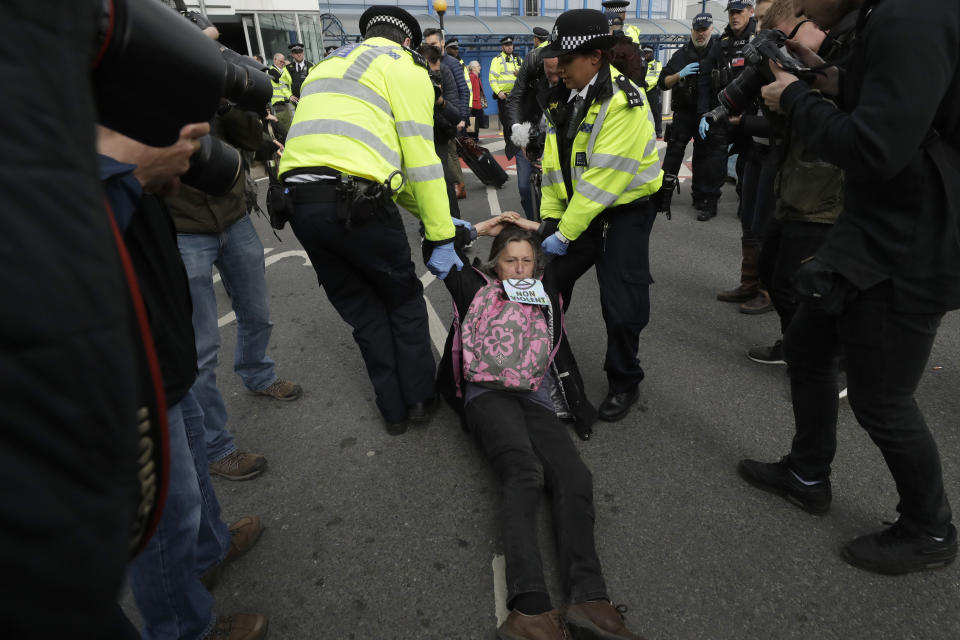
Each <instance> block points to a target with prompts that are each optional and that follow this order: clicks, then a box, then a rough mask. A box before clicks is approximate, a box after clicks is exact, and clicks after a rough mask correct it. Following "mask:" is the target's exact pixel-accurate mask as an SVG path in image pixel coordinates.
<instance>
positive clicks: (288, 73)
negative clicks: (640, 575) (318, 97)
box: [280, 42, 313, 104]
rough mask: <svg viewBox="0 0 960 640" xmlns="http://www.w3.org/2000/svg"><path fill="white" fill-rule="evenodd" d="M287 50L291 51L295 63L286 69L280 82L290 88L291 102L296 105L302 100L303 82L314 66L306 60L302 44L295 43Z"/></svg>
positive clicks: (288, 65)
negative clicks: (301, 88)
mask: <svg viewBox="0 0 960 640" xmlns="http://www.w3.org/2000/svg"><path fill="white" fill-rule="evenodd" d="M287 48H288V49H290V55H291V57H293V62H290V63H288V64H287V66H286V67H284V69H283V73H282V74H280V82H282V83H284V84H286V85H287V86H288V87H290V93H292V94H293V97H292V98H290V102H292V103H293V104H296V103H297V101H298V100H299V99H300V87H301V86H303V81H304V80H306V79H307V74H308V73H310V67H312V66H313V63H312V62H310V61H309V60H305V59H304V57H303V43H302V42H294V43H293V44H291V45H290V46H289V47H287Z"/></svg>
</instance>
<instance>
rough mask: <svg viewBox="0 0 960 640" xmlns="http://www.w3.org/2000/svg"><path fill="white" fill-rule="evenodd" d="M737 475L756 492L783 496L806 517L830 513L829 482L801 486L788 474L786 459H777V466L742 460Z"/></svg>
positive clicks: (791, 474)
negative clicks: (756, 490)
mask: <svg viewBox="0 0 960 640" xmlns="http://www.w3.org/2000/svg"><path fill="white" fill-rule="evenodd" d="M737 471H738V472H739V473H740V477H741V478H743V479H744V480H746V481H747V482H749V483H750V484H752V485H753V486H755V487H756V488H757V489H763V490H764V491H769V492H770V493H773V494H776V495H778V496H783V497H784V498H786V499H787V500H789V501H790V502H792V503H794V504H795V505H797V506H798V507H800V508H801V509H803V510H804V511H806V512H807V513H812V514H815V515H818V516H821V515H823V514H825V513H826V512H827V511H829V510H830V501H831V500H832V499H833V494H832V492H831V490H830V480H829V479H827V480H824V481H822V482H818V483H817V484H812V485H806V484H803V483H802V482H800V480H799V479H798V478H797V476H796V475H794V473H793V472H792V471H790V468H789V467H788V466H787V459H786V458H780V462H757V461H756V460H741V461H740V463H739V464H738V465H737Z"/></svg>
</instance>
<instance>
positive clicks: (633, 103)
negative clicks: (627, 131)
mask: <svg viewBox="0 0 960 640" xmlns="http://www.w3.org/2000/svg"><path fill="white" fill-rule="evenodd" d="M616 81H617V86H618V87H620V90H621V91H623V93H624V94H626V96H627V106H628V107H642V106H643V96H642V95H641V94H640V90H639V89H637V87H636V85H634V84H633V83H632V82H630V80H628V79H627V77H626V76H624V75H619V76H617V78H616Z"/></svg>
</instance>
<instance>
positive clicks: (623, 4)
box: [600, 0, 640, 44]
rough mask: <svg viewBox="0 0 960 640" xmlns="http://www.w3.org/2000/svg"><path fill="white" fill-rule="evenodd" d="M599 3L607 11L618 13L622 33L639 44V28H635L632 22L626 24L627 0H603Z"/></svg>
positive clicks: (628, 4)
mask: <svg viewBox="0 0 960 640" xmlns="http://www.w3.org/2000/svg"><path fill="white" fill-rule="evenodd" d="M600 5H601V6H602V7H603V8H604V9H606V10H607V11H616V12H617V13H619V14H620V20H621V21H622V24H623V35H625V36H627V37H628V38H630V39H631V40H633V41H634V42H635V43H637V44H640V29H637V28H636V27H635V26H633V25H632V24H627V7H628V6H630V3H629V2H628V0H604V1H603V2H601V3H600Z"/></svg>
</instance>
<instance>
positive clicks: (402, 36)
mask: <svg viewBox="0 0 960 640" xmlns="http://www.w3.org/2000/svg"><path fill="white" fill-rule="evenodd" d="M409 37H410V36H408V35H407V34H406V33H404V32H403V29H401V28H400V27H395V26H393V25H392V24H387V23H386V22H378V23H377V24H375V25H372V26H370V27H367V32H366V33H364V34H363V38H364V40H366V39H367V38H386V39H387V40H393V41H394V42H396V43H397V44H403V41H404V40H406V39H407V38H409Z"/></svg>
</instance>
